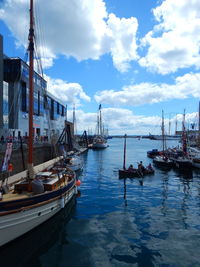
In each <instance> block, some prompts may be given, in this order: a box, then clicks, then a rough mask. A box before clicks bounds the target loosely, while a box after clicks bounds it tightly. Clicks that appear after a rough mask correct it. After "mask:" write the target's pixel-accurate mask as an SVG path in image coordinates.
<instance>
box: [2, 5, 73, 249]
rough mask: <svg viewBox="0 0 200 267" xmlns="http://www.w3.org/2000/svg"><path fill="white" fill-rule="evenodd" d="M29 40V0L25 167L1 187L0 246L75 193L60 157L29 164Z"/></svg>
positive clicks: (48, 215)
mask: <svg viewBox="0 0 200 267" xmlns="http://www.w3.org/2000/svg"><path fill="white" fill-rule="evenodd" d="M33 39H34V19H33V0H30V30H29V55H30V68H29V144H28V147H29V153H28V170H27V171H25V172H23V173H21V174H18V175H15V177H10V180H11V181H13V182H12V183H8V184H6V185H2V186H1V191H2V192H1V198H0V246H2V245H4V244H6V243H8V242H10V241H12V240H14V239H16V238H17V237H19V236H21V235H23V234H25V233H27V232H28V231H30V230H31V229H33V228H35V227H37V226H38V225H40V224H41V223H43V222H45V221H46V220H48V219H49V218H51V217H52V216H53V215H55V214H56V213H57V212H58V211H60V210H61V209H62V208H64V207H65V205H66V204H67V203H68V202H69V201H70V200H71V199H72V198H73V196H74V195H75V194H76V192H77V190H76V177H75V174H74V172H73V171H72V170H70V169H68V168H66V165H65V164H64V163H63V161H62V159H61V158H57V159H55V160H52V161H50V162H48V164H42V165H40V166H38V167H37V168H36V167H33V138H32V137H33V92H34V88H33V87H34V86H33V74H34V66H33V55H34V42H33ZM49 164H50V165H49ZM36 172H37V173H36ZM35 173H36V174H35ZM16 180H17V181H16ZM2 184H3V183H2Z"/></svg>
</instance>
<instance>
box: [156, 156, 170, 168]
mask: <svg viewBox="0 0 200 267" xmlns="http://www.w3.org/2000/svg"><path fill="white" fill-rule="evenodd" d="M153 163H154V165H155V166H157V167H160V168H166V169H171V168H172V167H173V166H174V163H173V161H169V160H164V159H163V158H161V157H156V158H154V159H153Z"/></svg>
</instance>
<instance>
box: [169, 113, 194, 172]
mask: <svg viewBox="0 0 200 267" xmlns="http://www.w3.org/2000/svg"><path fill="white" fill-rule="evenodd" d="M182 126H183V130H182V139H181V140H182V150H181V154H179V155H178V156H177V155H176V154H174V155H173V154H172V156H171V157H170V159H171V160H172V161H173V162H174V164H175V167H176V168H178V169H179V170H183V171H191V170H192V160H191V158H190V156H189V153H188V152H189V151H188V144H187V133H186V129H185V110H184V113H183V123H182Z"/></svg>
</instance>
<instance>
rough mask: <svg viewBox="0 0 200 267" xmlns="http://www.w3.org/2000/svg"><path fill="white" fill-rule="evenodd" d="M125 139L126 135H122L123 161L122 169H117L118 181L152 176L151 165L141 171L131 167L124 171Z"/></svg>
mask: <svg viewBox="0 0 200 267" xmlns="http://www.w3.org/2000/svg"><path fill="white" fill-rule="evenodd" d="M126 137H127V135H126V134H125V135H124V160H123V169H119V179H124V178H134V177H138V178H143V177H144V176H145V175H150V174H154V169H153V168H152V167H151V164H150V165H149V166H148V167H147V168H144V167H143V168H142V169H139V168H138V169H136V168H133V166H132V165H130V167H129V168H128V169H126Z"/></svg>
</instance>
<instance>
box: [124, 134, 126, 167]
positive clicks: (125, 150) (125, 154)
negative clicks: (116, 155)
mask: <svg viewBox="0 0 200 267" xmlns="http://www.w3.org/2000/svg"><path fill="white" fill-rule="evenodd" d="M123 169H124V170H126V134H125V135H124V163H123Z"/></svg>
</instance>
